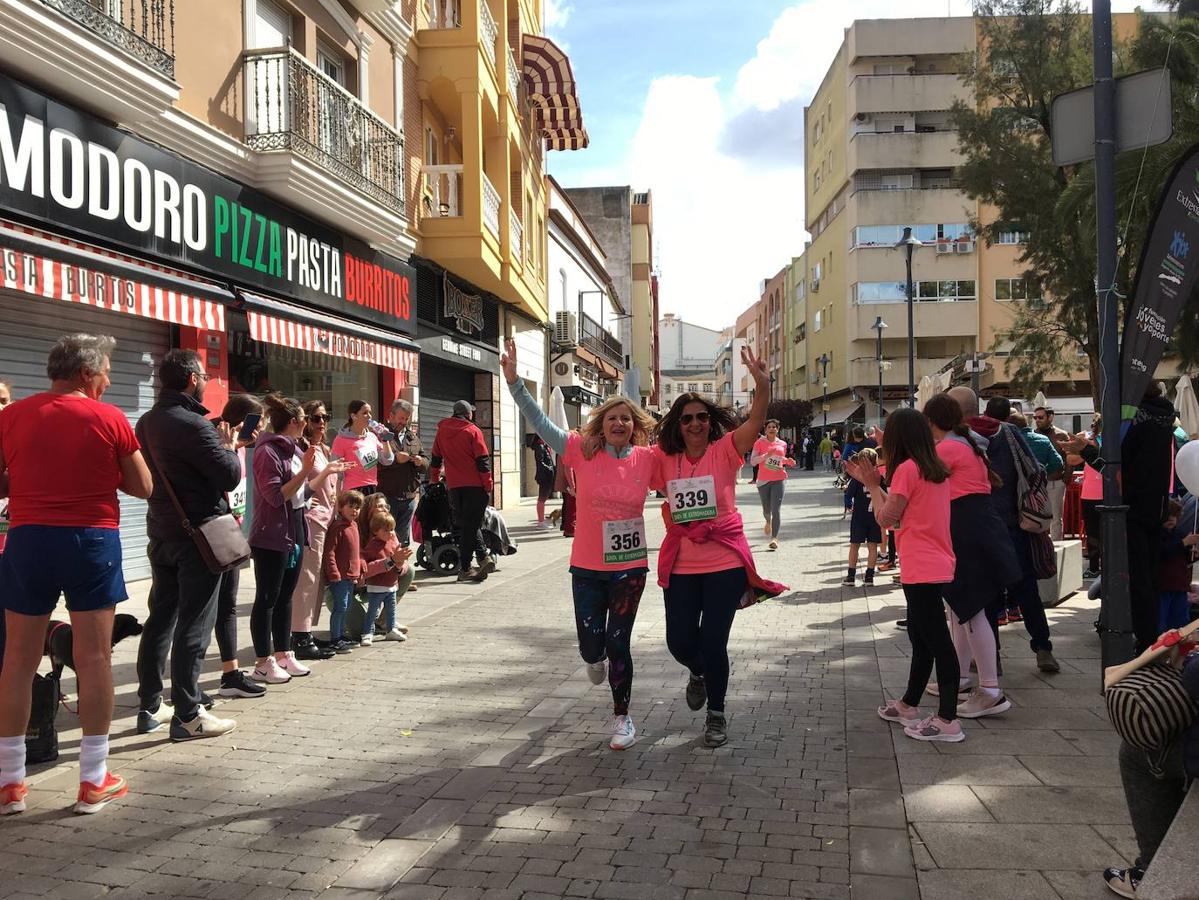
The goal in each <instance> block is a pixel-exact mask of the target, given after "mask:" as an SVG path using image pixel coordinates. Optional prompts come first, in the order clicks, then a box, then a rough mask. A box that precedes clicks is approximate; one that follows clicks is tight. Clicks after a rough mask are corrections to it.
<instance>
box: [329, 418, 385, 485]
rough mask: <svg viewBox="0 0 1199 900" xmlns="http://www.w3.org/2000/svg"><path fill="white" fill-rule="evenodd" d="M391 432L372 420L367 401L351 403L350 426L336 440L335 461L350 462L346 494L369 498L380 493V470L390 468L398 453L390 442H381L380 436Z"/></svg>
mask: <svg viewBox="0 0 1199 900" xmlns="http://www.w3.org/2000/svg"><path fill="white" fill-rule="evenodd" d="M386 430H387V429H386V428H384V427H383V426H381V425H380V424H379V423H378V422H376V421H375V420H374V418H373V417H372V416H371V405H370V404H369V403H367V402H366V401H365V400H351V401H350V407H349V410H348V415H347V416H346V424H345V425H343V426H342V427H341V430H340V431H339V432H337V437H335V438H334V439H333V459H344V460H345V461H346V462H348V463H349V464H350V465H349V468H347V469H346V473H345V478H344V479H343V480H342V486H341V489H342V490H343V491H358V492H359V493H361V494H364V495H366V496H369V495H371V494H373V493H374V492H375V491H377V490H378V489H379V466H390V465H391V464H392V462H393V461H394V460H395V453H394V452H393V451H392V449H391V443H390V442H389V441H383V440H380V439H379V435H378V434H376V432H379V433H382V432H385V431H386Z"/></svg>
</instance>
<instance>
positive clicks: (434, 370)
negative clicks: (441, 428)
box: [416, 356, 475, 450]
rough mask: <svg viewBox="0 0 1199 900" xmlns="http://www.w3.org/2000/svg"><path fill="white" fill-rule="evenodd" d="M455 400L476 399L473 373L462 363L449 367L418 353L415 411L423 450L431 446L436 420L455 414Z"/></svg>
mask: <svg viewBox="0 0 1199 900" xmlns="http://www.w3.org/2000/svg"><path fill="white" fill-rule="evenodd" d="M458 400H467V401H469V402H470V403H472V404H473V403H474V402H475V373H474V372H473V371H472V370H470V369H464V368H462V367H461V366H451V365H449V364H448V363H443V362H440V361H438V360H436V359H432V358H430V357H428V356H421V359H420V408H419V409H418V410H417V411H416V413H417V421H418V422H419V423H420V440H421V443H422V444H424V446H425V449H426V450H432V448H433V439H434V438H435V437H436V436H437V423H438V422H440V421H441V420H442V419H448V418H449V417H450V416H452V415H453V414H454V403H455V402H457V401H458Z"/></svg>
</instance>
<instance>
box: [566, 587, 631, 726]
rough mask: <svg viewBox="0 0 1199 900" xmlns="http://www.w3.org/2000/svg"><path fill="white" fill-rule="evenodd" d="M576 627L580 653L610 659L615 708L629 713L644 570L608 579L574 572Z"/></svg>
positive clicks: (586, 658) (594, 660)
mask: <svg viewBox="0 0 1199 900" xmlns="http://www.w3.org/2000/svg"><path fill="white" fill-rule="evenodd" d="M572 577H573V580H574V585H573V586H574V598H575V627H576V628H577V629H578V632H579V655H580V656H582V657H583V661H584V662H588V663H597V662H599V661H600V660H601V659H604V658H605V657H606V658H607V660H608V684H609V686H610V687H611V688H612V709H613V712H614V713H615V714H616V715H618V716H626V715H628V713H629V698H630V697H631V696H632V694H633V653H632V650H631V649H630V647H629V644H630V642H631V641H632V639H633V622H634V621H635V620H636V619H637V607H638V606H640V605H641V592H642V591H644V590H645V573H644V572H640V573H638V574H636V575H629V576H626V577H624V578H618V579H614V580H605V579H602V578H588V577H587V576H585V575H579V574H575V575H573V576H572Z"/></svg>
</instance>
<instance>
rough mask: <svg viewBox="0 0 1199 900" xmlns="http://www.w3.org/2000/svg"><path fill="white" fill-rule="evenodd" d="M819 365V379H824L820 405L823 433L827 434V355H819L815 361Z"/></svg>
mask: <svg viewBox="0 0 1199 900" xmlns="http://www.w3.org/2000/svg"><path fill="white" fill-rule="evenodd" d="M816 362H818V363H820V369H821V377H822V378H823V379H824V402H823V403H822V404H821V407H822V409H823V410H824V433H825V434H828V364H829V362H830V360H829V358H828V354H827V353H821V354H820V359H818V360H816Z"/></svg>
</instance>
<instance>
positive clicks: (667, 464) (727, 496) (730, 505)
mask: <svg viewBox="0 0 1199 900" xmlns="http://www.w3.org/2000/svg"><path fill="white" fill-rule="evenodd" d="M654 455H655V456H656V457H657V460H658V483H661V484H665V485H666V488H667V490H666V494H667V501H668V502H669V501H670V500H671V497H670V482H671V481H674V480H676V479H681V478H705V477H710V478H712V480H713V481H714V482H715V486H716V518H717V519H720V518H723V517H724V516H728V515H732V514H734V513H736V512H737V473H738V472H739V471H741V466H742V465H744V463H745V458H744V457H743V456H742V455H741V454H740V453H738V452H737V445H736V444H734V443H733V434H732V432H729V433H728V434H726V435H725V436H724V437H722V438H721V439H720V440H718V441H715V442H713V443H711V444H709V445H708V449H707V451H706V452H705V453H704V455H703V456H702V457H701V458H700V459H699V461H698V462H692V461H691V460H689V459H688V458H687V454H686V453H679V454H675V455H667V454H666V453H663V452H662V448H661V447H659V446H657V445H655V446H654ZM740 568H742V562H741V558H740V557H739V556H738V555H737V554H736V553H734V552H733V551H732V550H727V549H724V548H722V547H720V546H718V545H714V544H703V545H700V544H696V543H693V542H692V541H690V540H688V539H687V538H683V542H682V545H681V546H680V547H679V557H678V561H677V562H676V563H675V566H674V570H673V571H672V573H671V574H673V575H701V574H703V573H705V572H722V571H724V570H725V569H740Z"/></svg>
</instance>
